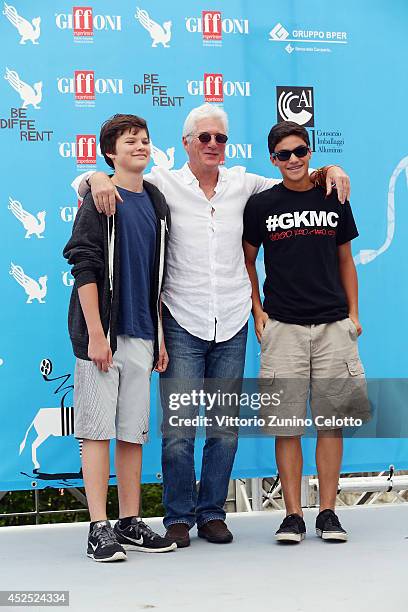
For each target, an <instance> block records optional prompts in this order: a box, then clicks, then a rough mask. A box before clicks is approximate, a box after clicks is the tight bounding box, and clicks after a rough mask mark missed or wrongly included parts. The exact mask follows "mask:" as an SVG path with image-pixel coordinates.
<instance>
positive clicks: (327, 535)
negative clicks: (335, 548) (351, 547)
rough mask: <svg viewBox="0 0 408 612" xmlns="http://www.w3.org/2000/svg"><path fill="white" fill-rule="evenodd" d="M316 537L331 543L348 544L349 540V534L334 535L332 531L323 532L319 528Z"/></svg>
mask: <svg viewBox="0 0 408 612" xmlns="http://www.w3.org/2000/svg"><path fill="white" fill-rule="evenodd" d="M316 535H317V537H319V538H321V539H322V540H327V541H329V542H330V541H331V542H347V540H348V536H347V533H332V532H330V531H322V530H321V529H317V528H316Z"/></svg>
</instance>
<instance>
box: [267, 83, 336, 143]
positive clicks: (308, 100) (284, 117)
mask: <svg viewBox="0 0 408 612" xmlns="http://www.w3.org/2000/svg"><path fill="white" fill-rule="evenodd" d="M276 107H277V121H278V122H281V121H295V122H296V123H298V124H299V125H303V126H304V127H307V128H314V129H310V130H309V136H310V143H311V149H312V151H316V152H318V153H336V154H339V153H343V147H344V137H343V134H342V132H341V131H340V130H335V129H321V128H316V127H315V108H314V90H313V87H292V86H287V87H283V86H278V87H277V88H276Z"/></svg>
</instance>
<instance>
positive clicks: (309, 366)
mask: <svg viewBox="0 0 408 612" xmlns="http://www.w3.org/2000/svg"><path fill="white" fill-rule="evenodd" d="M259 377H260V380H259V385H260V388H261V389H262V391H263V392H266V393H269V394H270V395H272V394H273V393H275V394H276V393H278V394H279V404H278V405H275V404H276V402H274V403H273V404H272V403H271V404H270V405H269V406H267V407H266V408H264V409H263V414H262V416H263V418H264V419H265V422H266V428H265V429H267V430H268V434H269V435H277V436H299V435H303V434H304V433H305V429H306V427H308V426H311V425H312V426H314V427H316V429H317V430H319V431H321V430H324V431H331V430H339V429H343V427H353V426H359V425H361V424H362V423H365V422H367V421H368V420H369V418H370V406H369V402H368V396H367V384H366V380H365V374H364V368H363V365H362V363H361V360H360V356H359V352H358V346H357V329H356V326H355V325H354V323H353V321H352V320H351V319H350V318H346V319H342V320H340V321H335V322H332V323H322V324H318V325H295V324H293V323H282V322H280V321H277V320H275V319H268V321H267V323H266V326H265V328H264V331H263V334H262V340H261V368H260V373H259ZM275 397H276V396H275ZM308 401H309V403H310V412H311V415H310V416H309V417H308V416H307V403H308ZM313 430H314V428H313V429H312V431H313Z"/></svg>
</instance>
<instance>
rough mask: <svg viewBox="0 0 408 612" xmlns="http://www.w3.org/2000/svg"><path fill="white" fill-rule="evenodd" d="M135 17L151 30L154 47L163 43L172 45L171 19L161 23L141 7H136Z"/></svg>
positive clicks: (145, 27) (164, 45) (165, 45)
mask: <svg viewBox="0 0 408 612" xmlns="http://www.w3.org/2000/svg"><path fill="white" fill-rule="evenodd" d="M135 19H137V21H138V22H139V23H140V25H141V26H143V27H144V29H145V30H147V32H149V34H150V37H151V39H152V47H157V45H162V46H163V47H169V46H170V45H169V43H170V40H171V25H172V23H171V21H165V22H164V23H163V25H161V24H160V23H158V22H157V21H153V19H151V18H150V15H149V13H148V12H147V11H145V10H144V9H141V8H139V7H136V14H135Z"/></svg>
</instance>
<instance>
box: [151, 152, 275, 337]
mask: <svg viewBox="0 0 408 612" xmlns="http://www.w3.org/2000/svg"><path fill="white" fill-rule="evenodd" d="M145 178H146V180H147V181H150V182H151V183H153V184H154V185H156V186H157V187H158V189H160V191H162V192H163V194H164V195H165V197H166V200H167V203H168V205H169V208H170V213H171V231H170V237H169V242H168V251H167V260H166V266H167V272H166V277H165V280H164V285H163V292H162V300H163V302H164V303H165V304H166V306H167V307H168V309H169V310H170V312H171V314H172V315H173V317H174V318H175V319H176V321H177V323H178V324H179V325H181V327H183V328H184V329H186V330H187V331H188V332H189V333H190V334H192V335H193V336H197V337H198V338H201V339H203V340H214V339H215V341H216V342H223V341H224V340H229V339H230V338H232V337H233V336H234V335H235V334H236V333H237V332H238V331H239V330H240V329H241V328H242V327H243V326H244V325H245V323H246V322H247V320H248V318H249V315H250V312H251V283H250V280H249V277H248V273H247V270H246V266H245V261H244V253H243V250H242V232H243V212H244V208H245V204H246V203H247V200H248V198H249V197H250V196H251V195H252V194H254V193H258V192H259V191H263V190H265V189H268V188H269V187H272V186H273V185H274V184H276V183H278V182H279V181H278V180H276V179H270V178H265V177H262V176H257V175H256V174H249V173H247V172H246V169H245V168H244V167H242V166H235V167H234V168H225V167H224V166H220V170H219V177H218V183H217V186H216V187H215V194H214V196H213V197H212V198H211V200H208V199H207V198H206V196H205V195H204V192H203V191H202V190H201V189H200V187H199V184H198V180H197V179H196V177H195V176H194V174H193V173H192V172H191V170H190V168H189V166H188V164H187V163H186V164H185V165H184V166H183V167H182V168H181V169H180V170H170V171H169V170H165V169H163V168H159V167H157V166H156V167H154V168H153V169H152V171H151V172H150V173H149V174H148V175H146V176H145Z"/></svg>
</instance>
